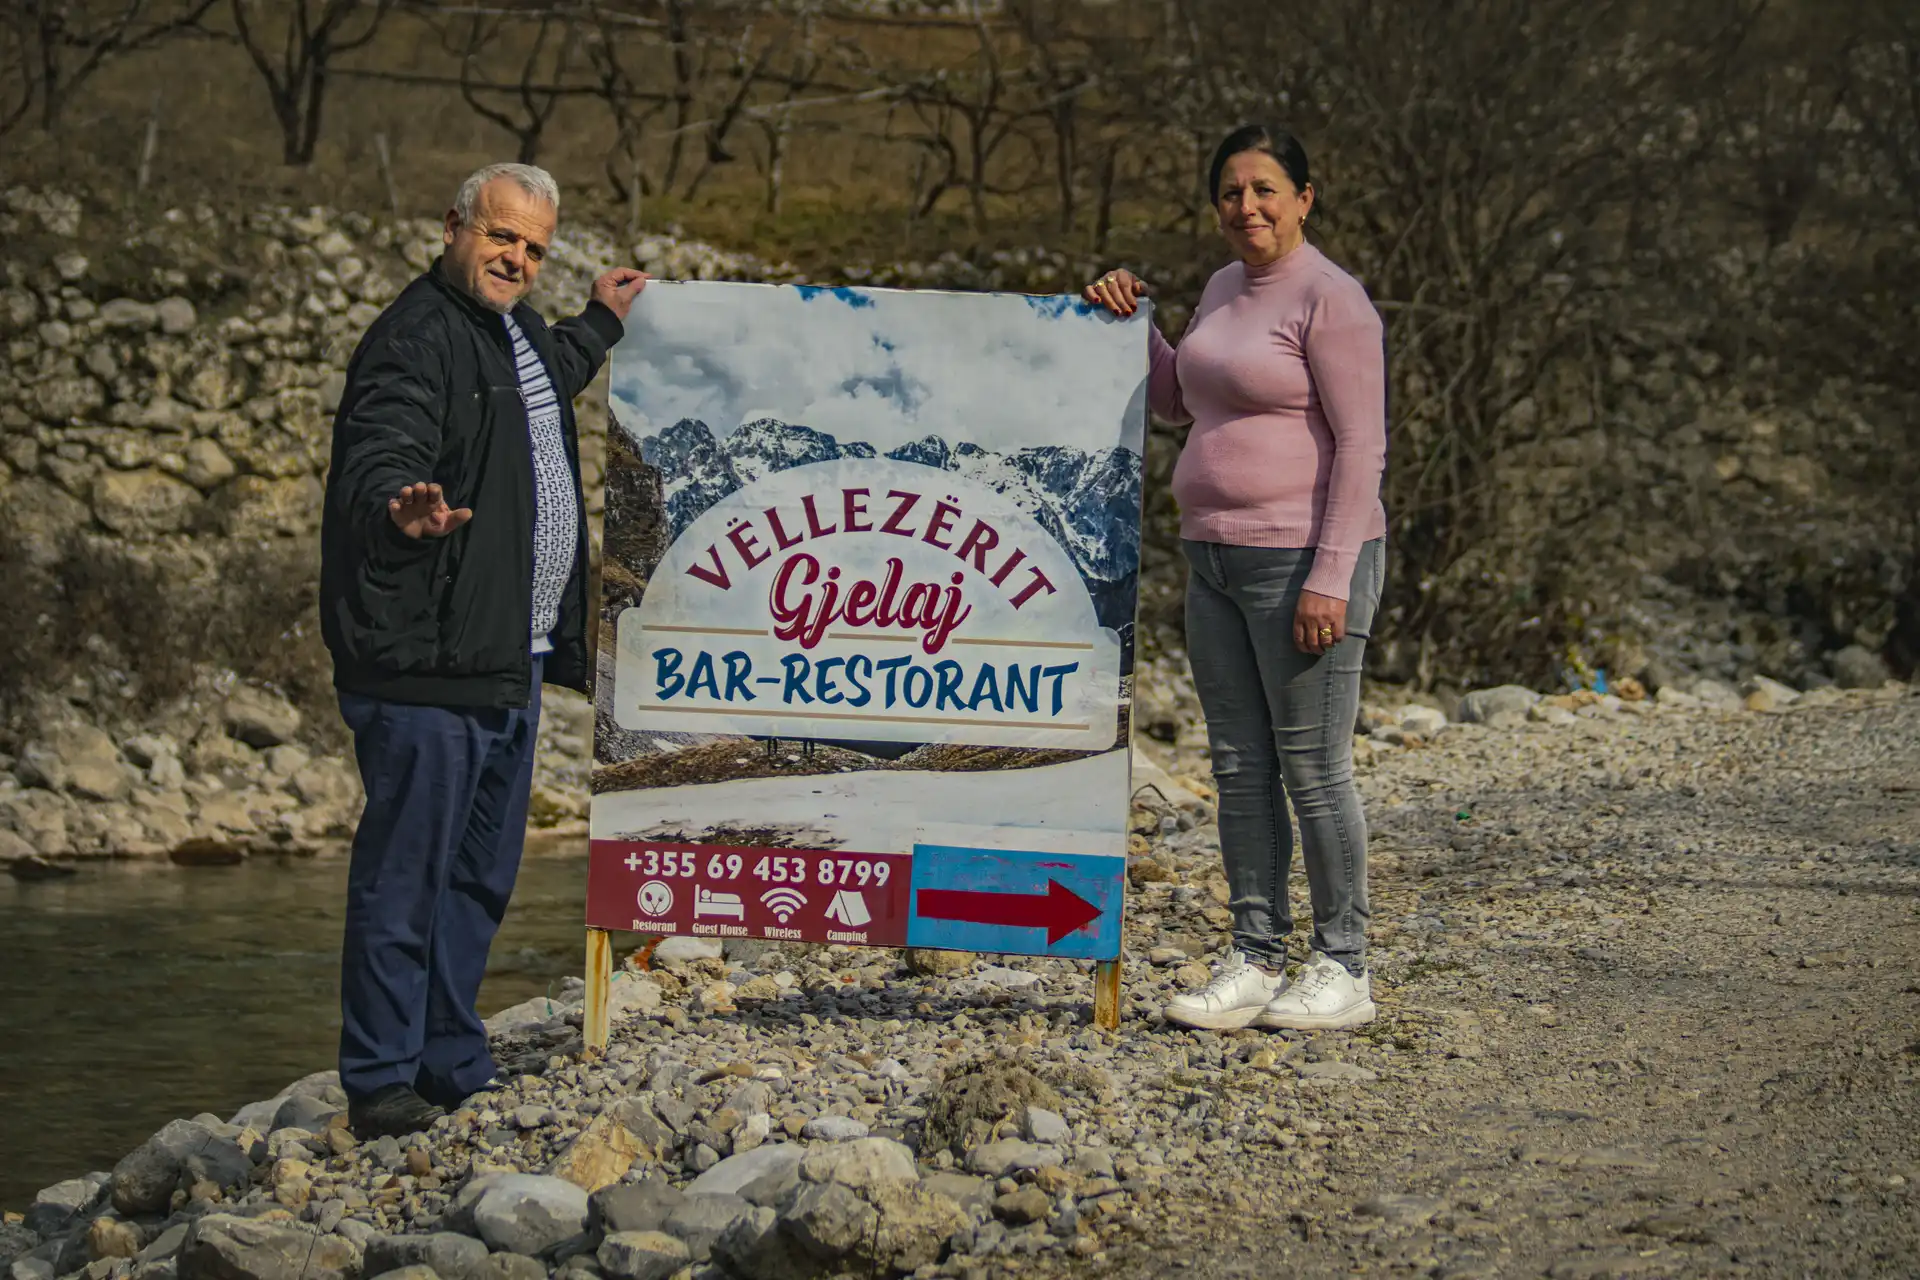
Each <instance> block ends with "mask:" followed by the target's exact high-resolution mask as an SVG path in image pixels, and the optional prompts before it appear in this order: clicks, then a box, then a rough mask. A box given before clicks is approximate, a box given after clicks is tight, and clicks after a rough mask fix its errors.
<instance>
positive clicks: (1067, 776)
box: [587, 282, 1148, 960]
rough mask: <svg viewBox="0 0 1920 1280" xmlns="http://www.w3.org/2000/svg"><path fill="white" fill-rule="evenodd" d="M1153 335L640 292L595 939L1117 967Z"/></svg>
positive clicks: (609, 531) (726, 295)
mask: <svg viewBox="0 0 1920 1280" xmlns="http://www.w3.org/2000/svg"><path fill="white" fill-rule="evenodd" d="M1147 323H1148V320H1147V318H1146V314H1145V313H1144V312H1142V313H1140V314H1138V315H1136V316H1134V317H1131V318H1128V319H1117V318H1115V317H1113V316H1110V315H1108V314H1106V313H1105V312H1103V311H1096V310H1094V309H1090V308H1087V307H1085V306H1083V305H1081V304H1079V303H1078V302H1076V301H1074V300H1072V299H1068V298H1062V297H1030V296H1025V295H1001V294H955V293H927V292H904V291H891V290H877V289H876V290H855V289H813V288H799V287H792V286H771V285H748V284H720V283H674V282H655V283H653V284H651V285H649V286H648V288H647V291H646V293H645V294H644V295H643V296H642V298H641V300H640V302H639V303H638V304H637V305H636V306H635V308H634V311H633V313H632V315H631V317H630V318H629V321H628V327H627V335H626V337H625V339H624V340H623V341H622V342H621V344H620V345H619V346H618V347H617V348H616V349H615V350H614V352H613V355H612V409H613V424H612V427H611V429H610V431H609V434H608V449H607V478H606V514H605V531H604V541H603V558H602V564H603V571H602V582H603V590H602V601H601V605H602V611H601V617H600V619H599V645H598V657H597V661H598V671H597V686H596V698H597V705H596V733H595V742H594V762H595V763H594V778H593V786H594V797H593V808H592V841H591V863H590V871H589V884H588V919H587V923H588V924H589V925H591V926H593V927H595V928H600V929H617V930H629V931H637V932H643V933H649V934H655V935H660V934H666V935H676V934H677V935H691V936H711V937H719V938H726V937H746V938H774V939H790V940H804V941H812V942H837V943H846V944H852V945H866V946H901V945H911V946H925V947H946V948H954V949H966V950H980V951H994V952H1004V953H1014V954H1042V955H1056V956H1070V957H1077V958H1086V959H1095V960H1109V959H1113V958H1115V957H1117V956H1118V955H1119V953H1120V920H1121V912H1122V905H1123V902H1122V891H1123V885H1124V882H1125V877H1124V871H1125V865H1126V838H1127V813H1128V796H1129V785H1128V764H1129V762H1128V708H1129V685H1130V683H1131V672H1132V661H1133V625H1134V606H1135V597H1136V591H1137V585H1138V577H1139V561H1140V484H1141V469H1142V468H1141V450H1142V446H1143V442H1144V435H1145V427H1146V387H1145V376H1146V325H1147Z"/></svg>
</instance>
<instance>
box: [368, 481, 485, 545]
mask: <svg viewBox="0 0 1920 1280" xmlns="http://www.w3.org/2000/svg"><path fill="white" fill-rule="evenodd" d="M387 514H388V515H389V516H392V517H393V523H394V524H395V525H397V526H399V529H400V532H402V533H404V534H406V535H407V536H408V537H409V538H444V537H446V536H447V535H448V534H450V533H452V532H453V531H454V530H455V529H458V528H459V527H460V526H461V525H463V524H465V523H466V522H467V521H469V520H471V519H473V508H472V507H459V508H454V507H449V506H448V505H447V495H446V494H445V493H444V492H443V491H442V490H441V488H440V486H439V485H437V484H410V485H407V486H406V487H405V488H403V489H401V490H400V496H399V497H397V498H392V499H389V500H388V502H387Z"/></svg>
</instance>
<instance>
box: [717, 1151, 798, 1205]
mask: <svg viewBox="0 0 1920 1280" xmlns="http://www.w3.org/2000/svg"><path fill="white" fill-rule="evenodd" d="M806 1154H807V1149H806V1148H805V1147H801V1146H797V1145H796V1144H794V1143H791V1142H779V1143H774V1144H773V1145H771V1146H764V1147H755V1148H754V1149H753V1150H751V1151H748V1152H746V1153H745V1154H744V1155H736V1156H728V1157H727V1158H726V1159H725V1160H722V1161H721V1162H720V1163H719V1164H717V1165H715V1166H713V1168H711V1169H709V1170H707V1171H706V1172H705V1173H703V1174H701V1175H700V1176H699V1177H697V1178H695V1179H694V1180H693V1181H692V1182H691V1183H689V1184H688V1185H687V1194H688V1195H690V1196H691V1195H701V1194H703V1193H712V1194H724V1195H732V1196H737V1195H739V1194H740V1192H741V1191H742V1190H744V1189H745V1188H746V1187H747V1186H748V1185H750V1184H751V1183H754V1182H756V1181H758V1180H759V1179H761V1178H764V1177H766V1176H767V1175H769V1174H778V1173H782V1172H785V1171H786V1170H788V1169H797V1168H799V1167H800V1161H801V1160H802V1159H803V1158H804V1157H805V1156H806Z"/></svg>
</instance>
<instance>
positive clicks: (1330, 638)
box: [1293, 591, 1347, 657]
mask: <svg viewBox="0 0 1920 1280" xmlns="http://www.w3.org/2000/svg"><path fill="white" fill-rule="evenodd" d="M1346 638H1347V602H1346V601H1345V600H1336V599H1334V598H1333V597H1332V596H1323V595H1321V594H1320V593H1319V592H1317V591H1302V592H1301V593H1300V603H1299V604H1298V605H1296V606H1295V607H1294V611H1293V643H1294V647H1295V648H1297V649H1299V650H1300V652H1302V653H1311V654H1313V655H1315V656H1316V657H1317V656H1319V655H1320V654H1323V653H1325V652H1327V651H1328V650H1329V649H1331V648H1333V646H1335V645H1336V644H1339V643H1340V642H1341V641H1342V640H1344V639H1346Z"/></svg>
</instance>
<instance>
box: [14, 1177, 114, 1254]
mask: <svg viewBox="0 0 1920 1280" xmlns="http://www.w3.org/2000/svg"><path fill="white" fill-rule="evenodd" d="M111 1182H112V1178H111V1177H110V1176H109V1175H107V1174H104V1173H90V1174H88V1175H87V1176H86V1177H84V1178H68V1179H67V1180H66V1181H65V1182H56V1183H54V1184H53V1185H52V1186H50V1187H46V1188H44V1189H42V1190H41V1192H40V1194H39V1195H37V1196H35V1197H34V1198H33V1203H32V1204H31V1205H29V1206H28V1207H27V1228H28V1229H29V1230H31V1231H32V1232H33V1233H34V1234H35V1235H37V1236H40V1237H42V1238H47V1237H51V1236H56V1235H59V1234H60V1233H61V1232H62V1231H65V1230H66V1229H67V1228H68V1227H70V1226H72V1225H73V1224H74V1223H75V1222H76V1221H78V1220H79V1218H80V1217H81V1216H82V1215H83V1214H85V1213H86V1212H87V1211H88V1210H90V1209H93V1208H95V1207H96V1206H98V1205H99V1204H100V1203H101V1202H102V1201H104V1200H105V1199H106V1195H107V1189H108V1186H109V1184H110V1183H111Z"/></svg>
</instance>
